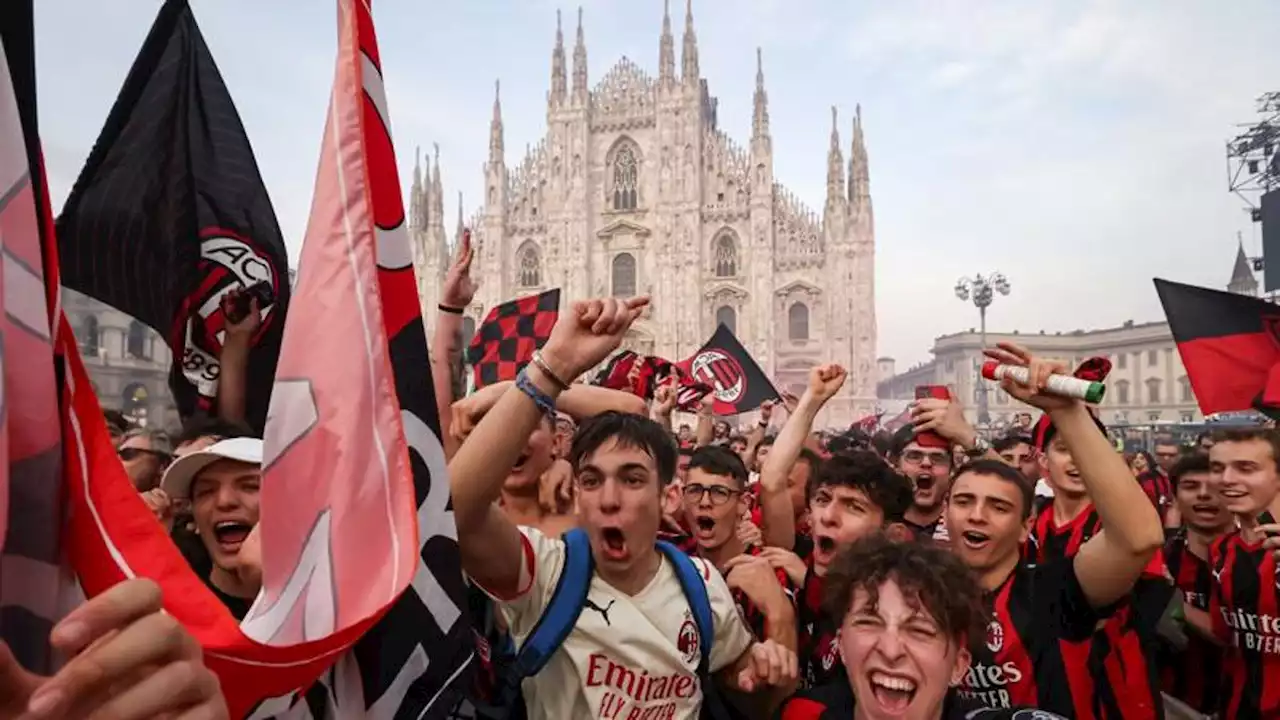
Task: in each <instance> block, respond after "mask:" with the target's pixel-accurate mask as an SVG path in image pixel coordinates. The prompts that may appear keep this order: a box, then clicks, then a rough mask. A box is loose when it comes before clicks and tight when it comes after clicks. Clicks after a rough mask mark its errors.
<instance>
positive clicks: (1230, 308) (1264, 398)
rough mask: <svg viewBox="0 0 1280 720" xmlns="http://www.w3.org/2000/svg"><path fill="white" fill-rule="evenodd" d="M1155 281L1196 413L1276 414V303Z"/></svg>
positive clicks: (1279, 386) (1279, 404)
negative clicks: (1184, 369)
mask: <svg viewBox="0 0 1280 720" xmlns="http://www.w3.org/2000/svg"><path fill="white" fill-rule="evenodd" d="M1155 285H1156V292H1158V293H1159V295H1160V303H1161V304H1162V305H1163V306H1164V312H1165V316H1166V318H1168V320H1169V329H1170V330H1171V331H1172V332H1173V339H1174V342H1176V343H1177V345H1178V354H1179V355H1181V356H1182V364H1183V366H1184V367H1186V369H1187V379H1188V380H1189V381H1190V382H1191V388H1192V390H1194V391H1195V395H1196V400H1197V401H1198V402H1199V404H1200V410H1201V412H1203V413H1204V414H1206V415H1210V414H1213V413H1220V412H1234V411H1242V410H1250V409H1257V410H1261V411H1263V412H1265V413H1267V414H1268V415H1270V416H1272V417H1277V416H1280V306H1277V305H1275V304H1273V303H1269V302H1267V301H1265V300H1260V299H1258V298H1254V297H1248V296H1246V295H1237V294H1235V293H1229V292H1222V291H1220V290H1210V289H1208V288H1202V287H1195V286H1193V285H1184V284H1182V283H1175V282H1170V281H1168V280H1160V279H1157V280H1156V281H1155Z"/></svg>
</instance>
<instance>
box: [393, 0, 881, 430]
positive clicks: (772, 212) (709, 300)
mask: <svg viewBox="0 0 1280 720" xmlns="http://www.w3.org/2000/svg"><path fill="white" fill-rule="evenodd" d="M756 63H757V68H756V90H755V102H754V112H753V119H752V133H751V141H750V144H749V146H748V147H747V148H745V149H744V148H742V147H740V146H739V145H737V144H736V143H735V142H734V141H733V140H731V139H730V138H729V137H728V136H727V135H726V134H725V133H724V132H723V131H721V130H720V129H718V127H717V118H716V108H717V100H716V99H715V98H714V97H713V96H712V95H711V94H710V92H709V90H708V85H707V81H706V80H705V79H703V78H702V77H701V75H700V72H699V66H698V42H697V37H696V35H695V33H694V23H693V12H692V4H691V3H690V6H689V8H688V10H687V12H686V16H685V28H684V36H683V47H682V52H681V57H680V64H679V65H677V64H676V50H675V39H674V37H673V35H672V30H671V18H670V14H669V12H665V11H664V14H663V18H662V31H661V35H660V38H659V42H658V76H657V78H656V79H655V78H653V77H651V76H650V75H648V74H647V73H645V71H644V70H642V69H641V68H640V67H639V66H638V65H637V64H636V63H634V62H632V61H631V60H629V59H627V58H625V57H624V58H622V59H621V60H619V61H618V62H617V63H616V64H615V65H614V66H613V68H612V69H610V70H609V72H607V73H605V75H604V76H603V78H601V79H600V80H599V82H597V83H596V84H595V85H594V87H589V85H588V80H587V48H586V40H585V35H584V31H583V26H582V12H581V10H579V12H578V28H577V38H576V42H575V45H574V48H573V56H572V69H571V70H570V68H569V65H568V63H567V61H566V52H565V45H564V37H563V33H562V31H561V29H560V23H559V15H558V14H557V24H556V38H555V47H554V49H553V50H552V53H551V89H550V91H549V92H548V94H547V128H548V129H547V134H546V136H545V137H544V138H543V139H542V140H541V141H540V142H539V143H538V144H537V145H536V146H534V147H533V148H532V149H530V150H529V151H528V153H527V154H526V155H525V157H524V158H523V159H522V160H520V162H519V163H517V164H516V165H515V166H514V167H508V165H507V163H506V160H505V149H504V145H503V126H502V107H501V103H500V99H499V97H497V94H496V93H495V98H494V103H493V119H492V122H491V125H490V135H489V160H488V162H487V163H486V164H485V167H484V173H485V188H486V190H485V193H486V197H485V198H484V207H483V208H482V209H480V210H479V211H478V212H476V213H475V214H474V215H473V216H472V218H471V222H470V223H469V225H470V227H471V228H472V232H473V238H474V241H475V245H476V247H477V248H478V255H477V260H476V261H475V264H474V269H473V272H474V273H476V274H477V275H478V276H479V277H480V278H481V279H482V283H481V286H480V293H479V295H478V296H477V297H476V299H475V303H474V304H473V305H472V306H471V307H469V308H467V317H466V320H465V322H464V326H465V328H466V331H467V332H468V333H469V332H470V331H471V330H473V329H474V327H475V325H476V324H477V323H478V322H479V321H480V320H481V319H482V318H483V317H484V314H485V313H486V312H487V311H488V310H489V308H491V307H493V306H494V305H495V304H497V303H500V302H503V301H506V300H509V299H511V298H514V297H518V296H521V295H526V294H530V293H537V292H540V291H543V290H546V289H550V288H556V287H559V288H561V289H562V290H563V293H564V295H563V298H564V300H563V301H564V302H568V301H571V300H574V299H579V298H583V297H590V296H599V295H605V294H610V295H614V296H630V295H634V294H640V293H643V294H648V295H651V296H652V297H653V303H652V305H651V307H650V309H649V311H648V312H647V314H646V315H645V317H644V318H642V319H641V320H640V321H639V322H638V323H637V324H636V326H635V327H634V328H633V329H632V333H631V336H630V337H629V338H628V339H627V346H628V347H631V348H633V349H636V350H637V351H641V352H645V353H654V354H657V355H660V356H663V357H666V358H669V359H672V360H681V359H684V358H687V357H689V356H690V355H692V354H693V353H694V352H696V351H697V350H698V348H699V347H701V345H702V344H703V342H705V341H706V340H707V338H708V337H710V335H711V333H712V332H713V331H714V330H715V327H716V324H717V323H720V322H723V323H724V324H726V325H727V326H729V327H730V328H731V329H732V330H733V331H734V333H735V334H736V335H737V337H738V338H739V339H740V340H741V341H742V344H743V345H744V346H745V347H746V348H747V350H748V351H749V352H751V354H752V355H753V356H754V357H755V359H756V360H757V362H759V364H760V365H761V367H763V368H764V369H765V370H766V372H768V373H769V374H770V375H771V376H772V377H773V378H774V381H775V384H776V385H777V386H778V387H779V389H794V388H796V387H797V386H802V385H803V383H804V382H805V378H806V375H807V372H808V370H809V368H811V367H812V366H814V365H815V364H819V363H822V362H838V363H841V364H842V365H844V366H846V367H847V368H849V370H850V373H851V376H850V379H849V381H848V382H847V383H846V384H845V387H844V390H843V391H842V393H841V395H840V396H838V397H837V398H836V399H834V400H833V401H832V402H831V403H829V405H828V407H829V408H830V410H829V413H830V415H829V417H828V418H826V420H827V421H828V422H830V423H833V424H834V423H842V422H848V421H849V420H852V419H854V418H857V417H860V416H861V415H862V414H864V413H868V412H871V411H872V410H873V408H874V405H875V386H876V365H875V357H876V354H875V347H876V315H875V284H874V268H875V257H874V255H875V232H874V223H873V217H872V208H871V197H870V189H869V175H868V165H867V151H866V147H865V144H864V139H863V131H862V121H861V111H859V112H858V113H857V114H856V115H855V117H854V119H853V123H852V142H851V145H850V146H849V148H848V152H849V159H848V163H847V165H846V163H845V158H844V149H843V145H842V143H841V140H840V134H839V129H838V127H837V118H836V111H835V108H832V128H831V146H830V149H829V151H828V155H827V199H826V207H825V209H824V211H823V212H822V214H821V215H819V214H818V213H817V212H815V211H813V210H811V209H810V208H808V207H806V206H805V205H804V204H803V203H802V202H801V201H800V200H799V199H798V198H797V197H796V196H795V195H794V194H792V193H791V192H789V191H788V190H787V189H786V188H784V187H783V186H782V185H780V184H779V183H777V182H775V181H774V176H773V142H772V138H771V135H770V132H769V109H768V95H767V94H766V92H765V83H764V70H763V66H762V59H761V57H760V51H759V50H757V52H756ZM420 164H421V163H419V166H420ZM409 205H410V216H411V217H410V227H411V232H412V233H413V237H414V240H415V242H414V246H415V253H416V257H415V264H416V269H417V271H418V282H419V293H420V295H421V296H422V298H423V307H424V308H428V309H431V310H432V311H431V312H428V313H427V318H428V323H429V324H431V323H433V321H434V306H435V303H436V301H437V298H438V296H439V292H438V289H439V286H440V281H441V279H442V278H443V277H444V273H445V271H446V269H447V268H448V266H449V263H450V257H451V245H450V243H449V240H448V238H447V236H446V233H445V230H444V227H443V219H442V215H443V207H444V191H443V180H442V177H441V170H440V163H439V153H438V150H437V153H436V158H435V163H434V169H433V167H432V163H431V162H430V160H429V161H428V163H427V167H426V171H425V173H423V172H422V170H421V169H420V167H415V170H414V180H413V187H412V192H411V196H410V203H409ZM461 229H462V207H461V197H459V222H458V228H457V230H456V231H455V233H454V237H455V241H456V238H457V237H458V236H460V234H461Z"/></svg>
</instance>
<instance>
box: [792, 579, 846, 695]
mask: <svg viewBox="0 0 1280 720" xmlns="http://www.w3.org/2000/svg"><path fill="white" fill-rule="evenodd" d="M806 564H807V565H808V566H809V571H808V572H807V573H805V576H804V586H803V587H801V588H800V597H799V602H797V603H796V622H797V623H798V624H799V628H798V630H799V633H797V634H798V635H799V646H800V647H799V653H798V655H799V656H800V657H799V659H800V681H801V682H802V683H803V684H804V687H810V688H811V687H817V686H819V685H825V684H826V683H828V682H830V681H831V680H833V679H835V678H843V677H844V665H843V664H842V663H841V662H840V645H839V643H838V642H837V639H836V633H837V631H839V629H840V620H839V619H838V618H833V617H831V616H830V615H829V614H828V613H827V612H826V609H825V608H823V606H822V600H823V586H824V583H823V579H822V578H820V577H818V575H817V573H815V572H814V571H813V561H812V560H807V561H806Z"/></svg>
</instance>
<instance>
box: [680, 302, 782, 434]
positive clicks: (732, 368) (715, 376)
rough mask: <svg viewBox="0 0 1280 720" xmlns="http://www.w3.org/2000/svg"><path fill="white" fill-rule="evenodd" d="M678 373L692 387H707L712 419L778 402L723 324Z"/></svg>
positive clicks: (761, 375)
mask: <svg viewBox="0 0 1280 720" xmlns="http://www.w3.org/2000/svg"><path fill="white" fill-rule="evenodd" d="M680 369H681V370H682V371H683V372H684V373H685V374H687V375H688V376H689V377H690V378H692V380H693V381H694V382H696V383H704V384H706V385H710V386H711V388H712V392H713V393H714V394H715V405H714V406H713V407H712V411H713V412H714V413H715V414H716V415H736V414H738V413H744V412H748V411H751V410H755V409H756V408H758V407H760V405H762V404H763V403H764V402H765V401H766V400H777V399H779V397H780V396H779V395H778V391H777V389H775V388H774V387H773V383H771V382H769V378H768V376H766V375H765V374H764V371H763V370H761V369H760V366H759V365H757V364H756V361H755V360H754V359H753V358H752V357H751V355H750V354H749V353H747V350H746V348H744V347H742V343H740V342H738V338H737V337H735V336H734V334H733V331H731V330H730V329H729V328H728V327H727V326H725V324H724V323H720V325H719V326H718V327H716V331H715V333H713V334H712V335H711V339H710V340H707V342H706V344H705V345H703V346H702V349H701V350H699V351H698V352H697V353H695V354H694V356H693V357H691V358H689V359H688V360H685V361H684V362H681V363H680Z"/></svg>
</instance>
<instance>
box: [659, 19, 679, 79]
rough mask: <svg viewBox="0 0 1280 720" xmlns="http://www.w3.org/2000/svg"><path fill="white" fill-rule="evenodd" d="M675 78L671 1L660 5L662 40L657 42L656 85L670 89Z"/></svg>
mask: <svg viewBox="0 0 1280 720" xmlns="http://www.w3.org/2000/svg"><path fill="white" fill-rule="evenodd" d="M675 78H676V41H675V38H673V37H672V36H671V0H663V3H662V39H661V40H659V41H658V84H659V85H660V86H662V87H670V86H671V85H673V84H675Z"/></svg>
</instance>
